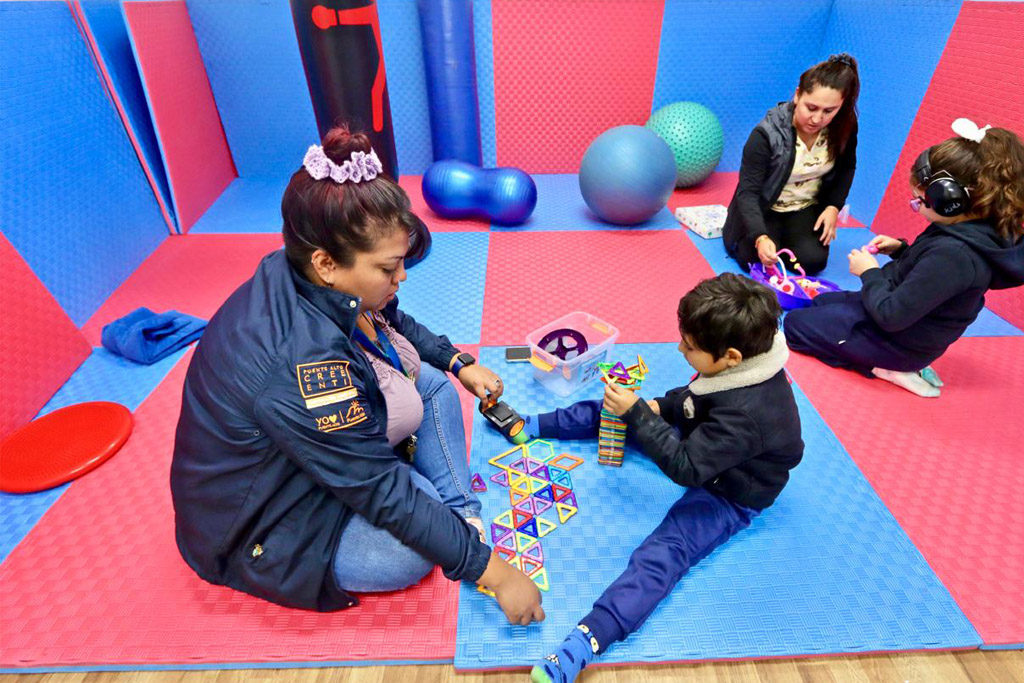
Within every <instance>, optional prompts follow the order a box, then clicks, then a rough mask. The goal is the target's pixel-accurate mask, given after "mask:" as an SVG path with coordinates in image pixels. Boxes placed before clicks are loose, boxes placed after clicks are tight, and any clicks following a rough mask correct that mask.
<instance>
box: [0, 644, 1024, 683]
mask: <svg viewBox="0 0 1024 683" xmlns="http://www.w3.org/2000/svg"><path fill="white" fill-rule="evenodd" d="M0 679H3V680H4V683H127V682H128V681H141V682H142V683H179V682H180V683H242V682H243V681H246V682H248V681H271V680H272V681H288V682H290V683H328V682H330V683H513V682H515V683H523V682H524V681H527V680H529V679H528V677H527V675H526V674H525V672H516V673H509V672H496V673H488V674H459V673H456V672H455V670H454V669H453V668H452V667H451V665H443V666H442V665H438V666H387V667H385V666H365V667H352V668H345V669H242V670H233V671H180V672H178V671H142V672H129V673H125V672H118V673H65V674H33V675H28V674H23V675H10V676H0ZM669 681H687V683H748V682H751V683H789V682H790V681H792V682H794V683H819V682H820V683H829V682H831V681H837V682H841V681H857V682H861V681H865V682H866V681H893V682H894V683H914V682H917V681H922V682H927V683H933V682H937V683H947V682H948V683H960V682H968V681H973V682H974V683H1024V651H1021V650H1014V651H998V652H993V651H988V652H981V651H977V650H974V651H967V652H940V653H936V654H900V655H878V656H871V657H869V656H865V657H819V658H816V659H781V660H780V659H776V660H761V661H756V662H750V661H748V662H724V663H719V664H692V665H685V666H683V665H676V666H629V667H615V668H605V669H595V670H590V671H587V672H586V674H585V675H584V676H582V680H581V683H627V682H628V683H668V682H669Z"/></svg>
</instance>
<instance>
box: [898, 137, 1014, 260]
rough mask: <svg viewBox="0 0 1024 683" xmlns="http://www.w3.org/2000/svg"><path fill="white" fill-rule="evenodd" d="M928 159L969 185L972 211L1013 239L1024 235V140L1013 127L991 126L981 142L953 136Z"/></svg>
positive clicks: (1004, 235) (931, 151) (934, 167)
mask: <svg viewBox="0 0 1024 683" xmlns="http://www.w3.org/2000/svg"><path fill="white" fill-rule="evenodd" d="M928 163H929V165H930V166H931V167H932V171H933V172H938V171H945V172H946V173H948V174H949V175H951V176H953V177H954V178H956V180H957V182H959V183H960V184H962V185H965V186H966V187H967V188H968V191H969V192H970V193H971V209H970V213H971V214H973V215H975V216H977V217H978V218H981V219H983V220H987V221H991V223H992V224H993V225H995V227H996V229H997V230H998V231H999V234H1000V235H1002V236H1003V237H1005V238H1007V239H1009V240H1010V241H1013V242H1015V241H1016V240H1017V239H1018V238H1019V237H1020V236H1021V235H1024V144H1022V143H1021V141H1020V138H1019V137H1017V135H1016V134H1015V133H1014V132H1013V131H1009V130H1006V129H1005V128H990V129H989V130H987V131H985V137H984V138H982V139H981V142H975V141H974V140H968V139H967V138H961V137H956V138H951V139H949V140H946V141H945V142H941V143H939V144H937V145H935V146H934V147H932V148H931V149H930V150H929V151H928ZM914 182H917V181H916V180H915V181H914Z"/></svg>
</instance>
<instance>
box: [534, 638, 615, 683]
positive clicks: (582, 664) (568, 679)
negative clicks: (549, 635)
mask: <svg viewBox="0 0 1024 683" xmlns="http://www.w3.org/2000/svg"><path fill="white" fill-rule="evenodd" d="M599 648H600V646H599V645H598V643H597V639H596V638H594V636H593V635H592V634H591V633H590V629H589V628H587V627H586V625H584V624H580V625H578V626H577V627H576V628H574V629H573V630H572V632H571V633H570V634H569V635H568V636H567V637H566V639H565V640H563V641H562V644H561V645H559V646H558V648H557V649H556V650H555V651H554V652H552V653H551V654H549V655H548V656H547V657H545V658H544V659H542V660H540V661H539V662H537V663H536V664H534V665H533V670H531V671H530V680H531V681H533V683H572V682H573V681H575V680H576V677H577V676H579V675H580V672H581V671H583V669H585V668H586V667H587V664H589V663H590V661H591V660H592V659H594V657H596V656H597V651H598V649H599Z"/></svg>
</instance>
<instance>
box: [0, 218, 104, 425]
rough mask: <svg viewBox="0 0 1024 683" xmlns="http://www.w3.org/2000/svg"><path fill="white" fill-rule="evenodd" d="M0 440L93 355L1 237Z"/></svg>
mask: <svg viewBox="0 0 1024 683" xmlns="http://www.w3.org/2000/svg"><path fill="white" fill-rule="evenodd" d="M0 272H2V273H3V274H4V283H3V287H2V291H3V294H2V296H0V375H2V377H3V379H2V381H0V439H3V438H4V437H6V436H7V435H8V434H10V433H11V432H13V431H14V430H15V429H17V428H18V427H21V426H22V425H24V424H26V423H27V422H29V420H31V419H32V418H33V417H35V415H36V413H38V412H39V409H40V408H42V407H43V406H44V405H45V404H46V402H47V401H48V400H50V397H51V396H53V394H54V393H55V392H56V391H57V390H58V389H60V387H61V386H62V385H63V384H64V382H65V381H66V380H67V378H68V377H70V376H71V373H72V372H74V371H75V369H76V368H77V367H78V366H79V365H81V364H82V361H84V360H85V359H86V358H87V357H88V356H89V353H90V352H91V351H92V349H91V347H90V346H89V344H88V342H86V341H85V337H84V336H82V333H81V332H79V331H78V328H77V327H75V324H74V323H73V322H71V319H70V318H69V317H68V316H67V314H66V313H64V310H63V309H62V308H61V307H60V304H58V303H57V300H56V299H54V298H53V296H52V295H51V294H50V293H49V292H48V291H47V290H46V287H44V286H43V283H42V282H40V281H39V278H37V277H36V274H35V273H33V272H32V270H31V269H30V268H29V267H28V264H27V263H25V260H24V259H23V258H21V255H20V254H18V252H17V251H15V249H14V247H13V246H11V243H10V242H8V241H7V238H6V237H4V236H3V234H2V233H0Z"/></svg>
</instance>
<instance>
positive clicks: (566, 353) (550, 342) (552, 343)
mask: <svg viewBox="0 0 1024 683" xmlns="http://www.w3.org/2000/svg"><path fill="white" fill-rule="evenodd" d="M566 342H569V343H566ZM537 346H539V347H540V348H542V349H543V350H545V351H547V352H548V353H550V354H551V355H553V356H557V357H558V358H560V359H562V360H572V359H573V358H576V357H577V356H582V355H583V354H585V353H586V352H587V349H588V348H590V345H589V344H587V338H586V337H584V336H583V335H582V334H581V333H580V332H577V331H576V330H573V329H571V328H568V327H560V328H558V329H557V330H551V331H550V332H548V333H547V334H545V335H544V336H543V337H542V338H541V340H540V343H539V344H537Z"/></svg>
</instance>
